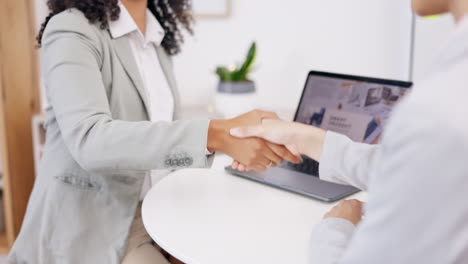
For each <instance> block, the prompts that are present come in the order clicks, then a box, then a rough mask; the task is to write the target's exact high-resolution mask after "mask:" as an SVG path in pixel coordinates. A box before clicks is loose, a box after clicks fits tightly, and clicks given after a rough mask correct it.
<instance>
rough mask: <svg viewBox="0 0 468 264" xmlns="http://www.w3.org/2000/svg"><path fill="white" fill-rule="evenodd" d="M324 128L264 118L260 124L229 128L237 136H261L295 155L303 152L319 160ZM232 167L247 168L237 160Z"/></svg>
mask: <svg viewBox="0 0 468 264" xmlns="http://www.w3.org/2000/svg"><path fill="white" fill-rule="evenodd" d="M325 134H326V132H325V130H322V129H320V128H316V127H313V126H308V125H304V124H301V123H293V122H286V121H282V120H270V119H264V120H263V121H262V123H261V124H259V125H255V126H244V127H238V128H233V129H231V135H232V136H235V137H238V138H251V137H257V138H263V139H265V140H267V141H269V142H271V143H275V144H278V145H283V146H285V147H286V148H287V149H288V150H289V152H291V153H292V154H294V155H295V156H299V155H301V154H304V155H306V156H309V157H310V158H312V159H314V160H316V161H320V156H321V155H322V149H323V142H324V140H325ZM233 168H235V169H239V170H241V171H242V170H248V169H249V168H248V165H247V166H246V164H244V163H242V161H240V160H238V161H237V162H234V163H233Z"/></svg>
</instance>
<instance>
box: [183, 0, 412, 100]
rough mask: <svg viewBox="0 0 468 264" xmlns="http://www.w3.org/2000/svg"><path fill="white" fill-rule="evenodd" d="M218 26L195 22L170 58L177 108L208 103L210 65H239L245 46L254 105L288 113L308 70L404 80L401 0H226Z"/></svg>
mask: <svg viewBox="0 0 468 264" xmlns="http://www.w3.org/2000/svg"><path fill="white" fill-rule="evenodd" d="M232 2H233V15H232V17H231V18H229V19H226V20H199V21H198V23H197V25H196V27H195V30H196V35H195V37H194V38H193V39H189V40H188V41H187V43H186V45H185V47H184V51H183V54H181V55H180V56H178V57H177V58H176V60H175V62H176V74H177V77H178V80H179V86H180V89H181V90H182V92H181V94H182V95H183V102H184V103H187V104H197V103H200V102H209V100H210V99H211V96H212V94H213V93H214V90H215V87H216V83H217V78H216V76H215V75H214V74H213V71H214V69H215V67H216V65H218V64H229V63H230V62H236V61H240V60H241V59H243V57H244V53H245V52H246V49H247V47H248V45H249V43H250V42H251V41H253V40H256V41H257V42H258V50H259V56H258V60H257V70H256V71H255V73H254V74H253V79H254V80H255V81H256V82H257V84H258V89H259V94H260V96H259V101H260V105H261V106H266V107H268V108H277V107H283V108H284V107H288V108H294V107H295V106H296V103H297V100H298V99H299V96H300V92H301V91H302V88H303V83H304V80H305V77H306V74H307V72H308V71H309V70H311V69H318V70H327V71H334V72H341V73H352V74H361V75H369V76H376V77H386V78H395V79H403V80H406V79H408V78H409V67H410V51H411V49H410V48H411V42H410V41H411V23H412V14H411V12H410V6H409V3H410V1H408V0H352V1H350V0H289V1H283V0H233V1H232Z"/></svg>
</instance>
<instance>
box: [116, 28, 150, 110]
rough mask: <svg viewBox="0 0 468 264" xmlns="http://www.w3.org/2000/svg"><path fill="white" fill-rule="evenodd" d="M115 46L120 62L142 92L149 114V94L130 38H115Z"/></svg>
mask: <svg viewBox="0 0 468 264" xmlns="http://www.w3.org/2000/svg"><path fill="white" fill-rule="evenodd" d="M113 42H114V48H115V51H116V53H117V56H118V57H119V60H120V63H122V65H123V67H124V69H125V71H126V72H127V74H128V75H129V76H130V79H132V82H133V84H134V85H135V87H136V89H137V90H138V93H139V94H140V97H141V100H142V101H143V105H144V107H145V110H146V114H147V115H148V117H149V116H150V115H149V102H148V94H147V93H146V89H145V86H144V83H143V80H142V79H141V76H140V72H139V70H138V65H137V64H136V62H135V58H134V56H133V53H132V50H131V47H130V43H129V42H128V39H127V38H125V37H120V38H116V39H113Z"/></svg>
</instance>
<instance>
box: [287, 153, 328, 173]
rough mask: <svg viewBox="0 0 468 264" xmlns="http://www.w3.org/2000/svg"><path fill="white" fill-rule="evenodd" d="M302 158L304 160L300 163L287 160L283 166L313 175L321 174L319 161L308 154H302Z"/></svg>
mask: <svg viewBox="0 0 468 264" xmlns="http://www.w3.org/2000/svg"><path fill="white" fill-rule="evenodd" d="M302 159H303V162H302V163H300V164H294V163H291V162H286V163H283V165H281V167H283V168H285V169H290V170H294V171H298V172H302V173H305V174H309V175H312V176H318V175H319V163H318V162H317V161H315V160H313V159H310V158H308V157H306V156H302Z"/></svg>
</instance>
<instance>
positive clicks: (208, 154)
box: [205, 148, 214, 156]
mask: <svg viewBox="0 0 468 264" xmlns="http://www.w3.org/2000/svg"><path fill="white" fill-rule="evenodd" d="M213 154H214V153H213V152H210V151H209V150H208V148H205V155H206V156H211V155H213Z"/></svg>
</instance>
